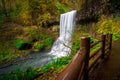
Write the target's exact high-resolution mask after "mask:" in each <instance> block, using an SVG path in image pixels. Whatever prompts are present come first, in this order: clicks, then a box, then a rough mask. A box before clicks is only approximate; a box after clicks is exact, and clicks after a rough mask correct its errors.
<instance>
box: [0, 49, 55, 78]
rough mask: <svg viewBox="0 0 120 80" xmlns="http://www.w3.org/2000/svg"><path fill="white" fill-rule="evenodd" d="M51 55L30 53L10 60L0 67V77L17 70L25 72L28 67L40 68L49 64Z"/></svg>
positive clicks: (47, 52)
mask: <svg viewBox="0 0 120 80" xmlns="http://www.w3.org/2000/svg"><path fill="white" fill-rule="evenodd" d="M53 57H54V56H53V55H50V54H49V51H43V52H37V53H30V54H28V55H26V56H23V57H20V58H17V59H15V60H12V61H11V62H7V63H5V64H2V65H0V76H2V75H4V74H6V73H9V72H11V71H14V70H16V69H17V68H19V69H20V70H23V71H24V70H26V69H27V68H28V67H32V68H41V67H43V66H44V65H46V64H48V63H50V61H51V59H52V58H53Z"/></svg>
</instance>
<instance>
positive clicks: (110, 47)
mask: <svg viewBox="0 0 120 80" xmlns="http://www.w3.org/2000/svg"><path fill="white" fill-rule="evenodd" d="M112 35H113V34H110V38H109V39H110V43H109V50H111V49H112Z"/></svg>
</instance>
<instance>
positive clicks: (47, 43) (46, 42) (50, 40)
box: [45, 38, 53, 49]
mask: <svg viewBox="0 0 120 80" xmlns="http://www.w3.org/2000/svg"><path fill="white" fill-rule="evenodd" d="M52 43H53V39H52V38H47V39H46V40H45V45H46V49H50V48H51V46H52Z"/></svg>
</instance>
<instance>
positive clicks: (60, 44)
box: [50, 10, 77, 57]
mask: <svg viewBox="0 0 120 80" xmlns="http://www.w3.org/2000/svg"><path fill="white" fill-rule="evenodd" d="M76 12H77V11H76V10H73V11H70V12H67V13H64V14H61V15H60V35H59V37H58V39H57V40H56V41H55V42H54V44H53V46H52V49H51V51H50V54H52V55H54V56H55V57H63V56H67V55H68V54H69V53H71V49H70V48H71V46H72V44H71V42H70V41H71V37H72V33H73V30H74V26H75V16H76Z"/></svg>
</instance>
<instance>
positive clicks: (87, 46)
mask: <svg viewBox="0 0 120 80" xmlns="http://www.w3.org/2000/svg"><path fill="white" fill-rule="evenodd" d="M80 46H81V48H82V47H84V48H85V54H86V57H85V66H84V74H83V80H88V76H89V75H88V74H89V72H88V67H89V55H90V38H89V37H82V38H81V45H80Z"/></svg>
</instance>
